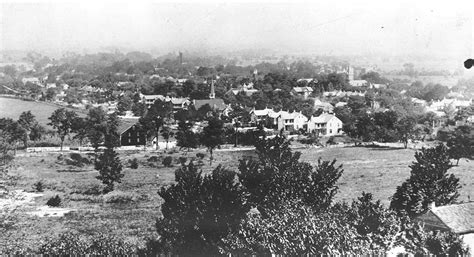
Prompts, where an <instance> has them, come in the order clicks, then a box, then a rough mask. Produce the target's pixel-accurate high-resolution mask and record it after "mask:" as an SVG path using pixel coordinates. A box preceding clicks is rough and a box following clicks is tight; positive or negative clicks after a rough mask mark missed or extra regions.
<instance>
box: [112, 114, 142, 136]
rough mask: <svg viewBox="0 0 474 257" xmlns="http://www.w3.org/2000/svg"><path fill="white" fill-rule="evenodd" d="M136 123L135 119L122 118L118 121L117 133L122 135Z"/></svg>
mask: <svg viewBox="0 0 474 257" xmlns="http://www.w3.org/2000/svg"><path fill="white" fill-rule="evenodd" d="M137 123H138V119H137V118H122V119H120V121H119V126H118V129H117V132H118V133H119V134H120V135H122V134H123V133H124V132H125V131H127V130H128V129H129V128H131V127H132V126H133V125H135V124H137Z"/></svg>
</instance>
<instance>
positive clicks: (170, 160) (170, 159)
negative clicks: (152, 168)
mask: <svg viewBox="0 0 474 257" xmlns="http://www.w3.org/2000/svg"><path fill="white" fill-rule="evenodd" d="M162 163H163V165H164V166H165V167H171V164H172V163H173V157H171V156H166V157H165V158H164V159H163V162H162Z"/></svg>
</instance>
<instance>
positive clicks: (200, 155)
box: [196, 153, 206, 160]
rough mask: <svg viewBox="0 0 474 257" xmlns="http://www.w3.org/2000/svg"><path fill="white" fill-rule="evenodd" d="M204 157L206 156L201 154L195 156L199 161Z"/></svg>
mask: <svg viewBox="0 0 474 257" xmlns="http://www.w3.org/2000/svg"><path fill="white" fill-rule="evenodd" d="M205 156H206V155H205V154H203V153H197V154H196V157H197V158H199V159H201V160H202V159H204V157H205Z"/></svg>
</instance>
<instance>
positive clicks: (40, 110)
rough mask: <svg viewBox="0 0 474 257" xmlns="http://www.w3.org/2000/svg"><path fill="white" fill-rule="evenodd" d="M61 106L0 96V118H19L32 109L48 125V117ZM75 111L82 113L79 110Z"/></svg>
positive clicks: (39, 119)
mask: <svg viewBox="0 0 474 257" xmlns="http://www.w3.org/2000/svg"><path fill="white" fill-rule="evenodd" d="M59 108H60V107H59V106H55V105H52V104H47V103H43V102H34V101H23V100H20V99H13V98H4V97H0V118H11V119H14V120H17V119H18V117H20V114H21V113H22V112H25V111H31V113H32V114H33V115H35V117H36V120H37V121H38V122H39V123H40V124H41V125H43V126H47V125H46V124H48V122H49V120H48V117H49V116H51V114H52V113H53V112H54V111H55V110H56V109H59ZM71 110H74V109H71ZM74 111H76V112H77V113H78V114H80V115H81V113H80V112H78V110H74ZM48 127H49V126H48Z"/></svg>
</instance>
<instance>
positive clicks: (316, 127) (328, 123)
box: [308, 113, 342, 136]
mask: <svg viewBox="0 0 474 257" xmlns="http://www.w3.org/2000/svg"><path fill="white" fill-rule="evenodd" d="M308 132H310V133H313V132H314V133H317V134H318V135H321V136H334V135H337V134H340V133H341V132H342V121H341V120H340V119H339V118H337V117H336V116H335V115H333V114H328V113H323V114H321V115H319V116H318V117H314V116H312V117H311V119H310V120H309V121H308Z"/></svg>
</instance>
